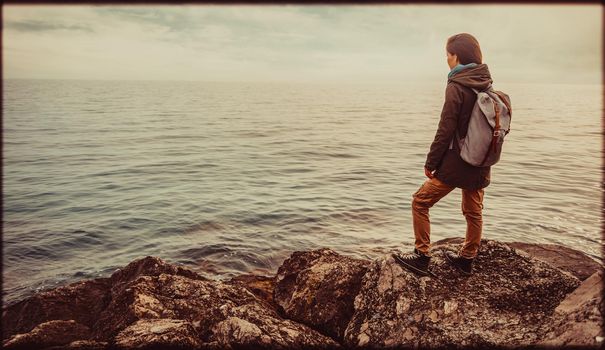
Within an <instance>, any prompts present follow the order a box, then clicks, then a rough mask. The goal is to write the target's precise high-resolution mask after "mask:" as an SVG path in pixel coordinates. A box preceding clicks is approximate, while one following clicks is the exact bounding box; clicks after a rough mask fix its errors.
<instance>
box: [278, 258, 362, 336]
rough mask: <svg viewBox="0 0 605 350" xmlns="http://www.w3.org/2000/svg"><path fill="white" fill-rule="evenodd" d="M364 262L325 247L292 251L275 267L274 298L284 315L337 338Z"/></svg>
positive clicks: (347, 316)
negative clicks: (290, 254)
mask: <svg viewBox="0 0 605 350" xmlns="http://www.w3.org/2000/svg"><path fill="white" fill-rule="evenodd" d="M368 265H369V262H368V261H364V260H358V259H352V258H349V257H346V256H342V255H340V254H338V253H336V252H334V251H332V250H330V249H327V248H323V249H318V250H313V251H310V252H294V253H293V254H292V256H291V257H290V258H289V259H286V260H285V261H284V263H283V264H282V265H281V266H280V267H279V269H278V270H277V277H276V281H275V289H274V290H275V292H274V296H275V301H276V302H277V304H278V305H279V306H280V307H281V309H280V310H281V311H282V312H283V313H284V314H285V315H287V317H288V318H291V319H293V320H295V321H298V322H301V323H304V324H307V325H309V326H311V327H313V328H315V329H321V330H322V331H323V333H324V334H326V335H329V336H330V337H332V338H335V339H337V340H339V341H341V340H342V338H343V335H344V332H345V329H346V328H347V325H348V323H349V320H350V318H351V316H352V315H353V311H354V310H353V300H354V299H355V296H356V295H357V293H358V292H359V288H360V287H361V279H362V277H363V275H364V274H365V272H366V270H367V267H368Z"/></svg>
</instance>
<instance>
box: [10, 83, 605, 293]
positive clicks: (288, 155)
mask: <svg viewBox="0 0 605 350" xmlns="http://www.w3.org/2000/svg"><path fill="white" fill-rule="evenodd" d="M3 84H4V96H3V99H4V101H3V139H4V140H3V142H4V143H3V150H4V154H3V157H4V167H3V173H4V177H3V192H4V193H3V195H4V198H3V201H4V202H3V204H4V211H3V219H4V222H3V234H4V236H3V243H4V244H3V246H4V251H3V253H4V254H3V264H4V265H3V273H4V276H3V277H4V288H3V296H4V303H5V304H7V303H12V302H14V301H16V300H18V299H20V298H23V297H25V296H28V295H31V294H32V293H33V292H34V291H36V290H40V289H44V288H49V287H54V286H57V285H63V284H67V283H69V282H73V281H76V280H79V279H84V278H93V277H98V276H108V275H109V274H111V272H113V271H114V270H115V269H116V268H118V267H120V266H123V265H126V264H127V263H129V262H130V261H132V260H133V259H136V258H139V257H143V256H146V255H155V256H159V257H161V258H163V259H166V260H167V261H169V262H175V263H183V264H186V265H188V266H190V267H191V268H193V269H195V270H198V271H200V272H202V273H203V274H205V275H207V276H214V278H218V279H223V278H229V277H231V276H233V275H236V274H239V273H244V272H255V273H266V274H272V273H274V272H275V271H276V270H277V268H278V267H279V265H280V264H281V262H282V261H283V259H285V258H286V257H287V256H288V255H289V254H290V253H291V252H292V251H294V250H305V249H314V248H318V247H331V248H333V249H335V250H337V251H339V252H341V253H345V254H349V255H351V256H355V257H361V258H374V257H377V256H379V255H380V254H382V253H384V252H386V251H388V250H390V249H394V248H400V249H402V250H404V251H407V250H409V249H411V248H412V244H413V231H412V223H411V208H410V202H411V195H412V193H413V192H414V191H416V190H417V188H418V187H419V186H420V185H421V184H422V182H423V181H424V180H425V179H426V178H425V177H424V173H423V165H424V160H425V156H426V153H427V152H428V148H429V145H430V143H431V141H432V139H433V136H434V133H435V130H436V127H437V123H438V120H439V114H440V111H441V107H442V104H443V94H444V88H445V81H444V82H443V83H441V82H438V83H436V84H423V85H405V84H401V85H389V86H376V85H374V86H364V85H358V86H351V85H309V84H285V83H284V84H281V83H246V84H244V83H239V84H238V83H201V82H200V83H198V82H117V81H116V82H107V81H105V82H103V81H66V80H63V81H62V80H47V81H45V80H8V81H4V82H3ZM494 87H495V88H496V89H498V90H503V91H505V92H507V93H508V94H509V95H510V96H511V100H512V103H513V119H512V129H511V133H510V134H509V135H508V137H507V143H506V144H505V146H504V153H503V156H502V160H501V162H500V163H499V164H497V165H496V166H494V167H493V168H492V184H491V185H490V186H489V187H488V188H487V189H486V194H485V199H484V206H485V209H484V238H488V239H498V240H502V241H524V242H539V243H559V244H564V245H568V246H571V247H575V248H579V249H581V250H584V251H585V252H587V253H588V254H590V255H591V256H593V257H595V258H600V254H601V249H600V226H601V198H602V197H601V180H602V177H601V168H600V165H601V136H602V135H601V130H602V125H601V111H602V108H603V105H602V100H601V96H602V90H601V86H599V85H534V84H523V85H522V84H498V82H497V81H496V82H495V83H494ZM460 200H461V192H460V190H459V189H457V190H455V191H454V192H452V193H451V194H450V195H448V196H447V197H445V198H444V199H442V200H441V201H440V202H439V203H437V204H436V205H435V207H434V208H433V209H432V210H431V220H432V224H433V226H432V239H433V240H434V241H435V240H438V239H442V238H446V237H455V236H460V237H462V236H463V235H464V232H465V227H466V222H465V220H464V217H463V216H462V213H461V209H460Z"/></svg>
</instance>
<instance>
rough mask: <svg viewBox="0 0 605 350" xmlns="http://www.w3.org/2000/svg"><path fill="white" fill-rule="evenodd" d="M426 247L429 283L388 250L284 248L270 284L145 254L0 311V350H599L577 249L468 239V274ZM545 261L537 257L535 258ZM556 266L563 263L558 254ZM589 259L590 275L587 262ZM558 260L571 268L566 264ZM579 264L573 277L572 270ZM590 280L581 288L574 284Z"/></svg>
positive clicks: (595, 306) (597, 318) (597, 303)
mask: <svg viewBox="0 0 605 350" xmlns="http://www.w3.org/2000/svg"><path fill="white" fill-rule="evenodd" d="M460 243H461V242H460V241H452V240H444V241H440V242H435V243H434V244H433V254H432V255H433V259H432V261H431V267H430V268H431V270H432V271H433V273H434V274H435V276H434V277H420V276H417V275H415V274H413V273H411V272H409V271H407V270H405V269H403V268H402V267H401V266H400V265H398V264H397V263H396V262H395V261H394V260H393V258H392V257H391V255H390V254H385V255H383V256H382V257H379V258H377V259H374V260H372V261H367V260H360V259H354V258H350V257H347V256H344V255H341V254H338V253H337V252H335V251H333V250H331V249H327V248H322V249H317V250H312V251H303V252H294V253H292V254H291V256H290V257H289V258H288V259H286V260H285V261H284V262H283V264H282V265H281V266H280V267H279V269H278V271H277V273H276V275H275V276H254V275H242V276H237V277H235V278H233V279H231V280H228V281H220V280H210V279H208V278H205V277H203V276H201V275H199V274H197V273H195V272H193V271H191V270H189V269H186V268H184V267H182V266H177V265H173V264H169V263H167V262H165V261H163V260H161V259H159V258H156V257H150V256H148V257H145V258H142V259H138V260H135V261H133V262H131V263H130V264H128V265H127V266H125V267H124V268H123V269H120V270H118V271H116V272H115V273H113V274H112V275H111V276H110V277H107V278H98V279H94V280H88V281H81V282H77V283H73V284H70V285H67V286H63V287H59V288H55V289H51V290H47V291H44V292H41V293H38V294H36V295H34V296H32V297H30V298H27V299H25V300H22V301H20V302H18V303H16V304H14V305H11V306H9V307H7V308H5V309H4V310H3V314H2V323H3V327H2V336H3V346H4V347H5V348H7V349H223V348H227V349H229V348H231V349H237V348H268V349H269V348H270V349H273V348H277V349H286V348H293V349H307V348H334V347H341V346H344V347H347V348H349V347H351V348H354V347H373V348H384V347H391V346H403V347H408V346H412V347H413V346H422V347H436V346H448V347H454V346H459V345H470V346H481V347H483V346H487V347H494V346H518V345H560V344H570V345H584V346H587V345H588V346H595V347H596V346H599V345H602V339H603V338H602V337H603V334H602V332H601V329H602V326H603V321H602V315H603V299H602V297H601V295H602V276H603V272H602V266H601V265H600V264H598V263H596V262H594V260H592V259H590V258H589V257H587V256H585V255H583V254H581V253H578V252H577V251H568V250H565V249H562V251H566V252H567V253H566V254H567V255H566V256H567V257H568V258H567V259H563V260H564V261H560V260H559V261H558V262H557V261H556V259H555V260H548V259H547V258H544V257H542V258H541V259H540V258H538V257H536V256H534V254H536V252H538V253H537V254H538V255H539V254H540V252H545V251H548V252H551V253H549V254H551V255H552V254H554V255H559V252H558V251H557V250H556V249H554V248H553V247H552V246H549V247H548V249H542V250H540V249H537V248H532V247H531V246H530V247H529V248H528V247H527V246H525V247H519V246H517V247H516V248H513V247H511V245H512V244H505V243H501V242H496V241H490V240H484V241H482V245H481V250H480V252H479V255H478V257H477V259H476V263H475V266H474V273H473V275H471V276H468V277H465V276H463V275H461V274H460V273H459V272H458V271H457V270H455V269H453V268H452V267H451V266H449V265H448V264H447V262H446V261H445V260H444V251H446V250H450V251H457V250H458V248H459V244H460ZM547 255H548V254H547ZM569 257H570V258H569ZM586 259H588V260H591V261H592V262H594V265H591V263H590V262H587V260H586ZM570 260H575V261H576V263H575V264H574V263H573V262H572V261H570ZM578 265H582V266H583V268H582V269H577V268H576V267H577V266H578ZM588 273H590V276H591V277H589V278H583V276H585V275H586V274H588Z"/></svg>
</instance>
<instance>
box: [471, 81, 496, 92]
mask: <svg viewBox="0 0 605 350" xmlns="http://www.w3.org/2000/svg"><path fill="white" fill-rule="evenodd" d="M471 89H472V90H473V91H474V92H475V94H477V95H478V94H479V93H480V92H486V91H492V90H493V88H492V84H491V83H490V84H489V85H488V87H487V88H486V89H485V90H483V91H479V90H477V89H475V88H471Z"/></svg>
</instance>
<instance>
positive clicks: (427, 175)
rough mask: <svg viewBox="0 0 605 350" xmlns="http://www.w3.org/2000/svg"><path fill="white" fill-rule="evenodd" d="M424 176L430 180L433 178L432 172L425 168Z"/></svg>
mask: <svg viewBox="0 0 605 350" xmlns="http://www.w3.org/2000/svg"><path fill="white" fill-rule="evenodd" d="M424 175H426V177H428V178H429V179H432V178H433V177H434V176H435V175H433V172H432V171H430V170H429V169H427V168H424Z"/></svg>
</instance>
